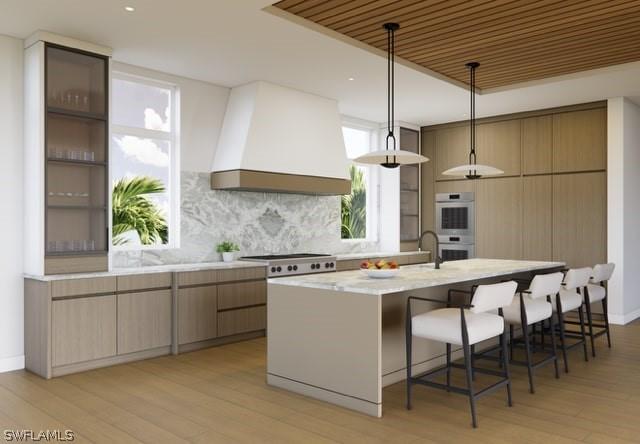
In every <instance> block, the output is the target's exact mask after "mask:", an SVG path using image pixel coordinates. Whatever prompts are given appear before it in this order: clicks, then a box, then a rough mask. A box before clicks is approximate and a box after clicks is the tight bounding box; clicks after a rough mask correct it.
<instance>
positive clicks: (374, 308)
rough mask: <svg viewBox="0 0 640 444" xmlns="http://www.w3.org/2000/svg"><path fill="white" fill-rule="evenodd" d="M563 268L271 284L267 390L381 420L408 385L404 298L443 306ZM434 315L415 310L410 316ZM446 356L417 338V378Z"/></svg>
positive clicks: (340, 276)
mask: <svg viewBox="0 0 640 444" xmlns="http://www.w3.org/2000/svg"><path fill="white" fill-rule="evenodd" d="M563 267H564V263H562V262H539V261H514V260H499V259H469V260H463V261H455V262H447V263H444V264H442V265H441V268H440V269H439V270H437V269H435V268H434V266H433V264H419V265H409V266H404V267H402V268H401V269H400V270H399V272H398V274H397V275H396V276H395V277H393V278H390V279H371V278H369V277H367V276H365V274H364V273H362V272H361V271H360V270H354V271H344V272H337V273H325V274H316V275H307V276H292V277H285V278H277V279H269V280H268V294H267V328H268V335H267V383H268V384H270V385H273V386H277V387H280V388H284V389H287V390H290V391H293V392H296V393H300V394H304V395H307V396H311V397H314V398H317V399H321V400H324V401H327V402H331V403H334V404H337V405H341V406H343V407H347V408H351V409H354V410H358V411H360V412H363V413H366V414H369V415H372V416H377V417H380V416H382V388H383V387H385V386H387V385H390V384H393V383H395V382H398V381H401V380H403V379H405V372H406V367H405V339H404V314H405V304H406V300H407V297H408V296H409V295H418V296H425V297H429V298H437V299H441V300H446V295H447V290H448V289H449V288H464V289H469V288H470V287H471V285H473V284H476V283H492V282H497V281H500V280H503V279H505V278H510V277H516V276H517V277H528V276H530V275H531V274H535V273H539V272H548V271H554V270H557V269H560V268H563ZM439 307H440V306H438V305H437V304H433V303H428V302H422V303H416V304H415V309H414V315H415V314H417V313H420V312H425V311H429V310H432V309H434V308H439ZM444 350H445V349H444V344H441V343H435V342H431V341H427V340H423V339H419V338H415V339H414V346H413V361H412V362H413V363H414V365H413V368H412V371H413V372H414V374H415V373H419V372H423V371H426V370H428V369H430V368H433V367H436V366H438V365H442V364H443V363H444V357H443V356H444ZM459 353H460V352H459V351H456V353H454V359H456V358H457V357H458V354H459Z"/></svg>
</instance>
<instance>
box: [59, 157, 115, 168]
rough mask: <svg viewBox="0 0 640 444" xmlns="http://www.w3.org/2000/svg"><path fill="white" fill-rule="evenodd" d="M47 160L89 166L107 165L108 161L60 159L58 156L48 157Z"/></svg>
mask: <svg viewBox="0 0 640 444" xmlns="http://www.w3.org/2000/svg"><path fill="white" fill-rule="evenodd" d="M47 162H52V163H62V164H68V165H79V166H89V167H93V166H102V167H103V166H107V163H106V162H96V161H92V160H76V159H58V158H56V157H49V158H47Z"/></svg>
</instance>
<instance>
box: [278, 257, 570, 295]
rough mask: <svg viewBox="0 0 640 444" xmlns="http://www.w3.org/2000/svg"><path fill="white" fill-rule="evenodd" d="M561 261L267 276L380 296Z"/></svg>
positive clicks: (281, 281)
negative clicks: (381, 273)
mask: <svg viewBox="0 0 640 444" xmlns="http://www.w3.org/2000/svg"><path fill="white" fill-rule="evenodd" d="M564 265H565V263H564V262H540V261H516V260H504V259H468V260H462V261H454V262H445V263H444V264H442V265H441V266H440V269H439V270H436V269H435V268H434V265H433V263H431V264H416V265H405V266H402V267H400V269H399V271H398V274H397V275H396V276H394V277H392V278H389V279H373V278H370V277H368V276H367V275H365V274H364V272H362V271H361V270H352V271H340V272H337V273H320V274H312V275H302V276H290V277H281V278H271V279H269V280H268V282H269V284H278V285H290V286H295V287H308V288H320V289H324V290H334V291H345V292H352V293H365V294H372V295H383V294H388V293H398V292H401V291H409V290H416V289H420V288H428V287H437V286H440V285H449V284H456V283H461V282H468V281H475V280H479V279H485V278H492V277H498V276H504V275H509V274H515V273H524V272H528V271H535V270H543V269H549V268H557V267H563V266H564Z"/></svg>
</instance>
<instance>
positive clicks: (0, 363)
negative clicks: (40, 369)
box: [0, 355, 24, 373]
mask: <svg viewBox="0 0 640 444" xmlns="http://www.w3.org/2000/svg"><path fill="white" fill-rule="evenodd" d="M23 368H24V355H22V356H12V357H10V358H2V359H0V373H4V372H10V371H13V370H22V369H23Z"/></svg>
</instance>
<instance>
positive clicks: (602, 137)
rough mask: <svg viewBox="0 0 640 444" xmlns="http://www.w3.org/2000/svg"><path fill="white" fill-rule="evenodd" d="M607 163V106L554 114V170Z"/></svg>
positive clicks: (591, 167) (598, 166) (588, 168)
mask: <svg viewBox="0 0 640 444" xmlns="http://www.w3.org/2000/svg"><path fill="white" fill-rule="evenodd" d="M606 167H607V110H606V108H597V109H590V110H584V111H574V112H566V113H560V114H554V115H553V172H554V173H564V172H575V171H594V170H603V169H605V168H606Z"/></svg>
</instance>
